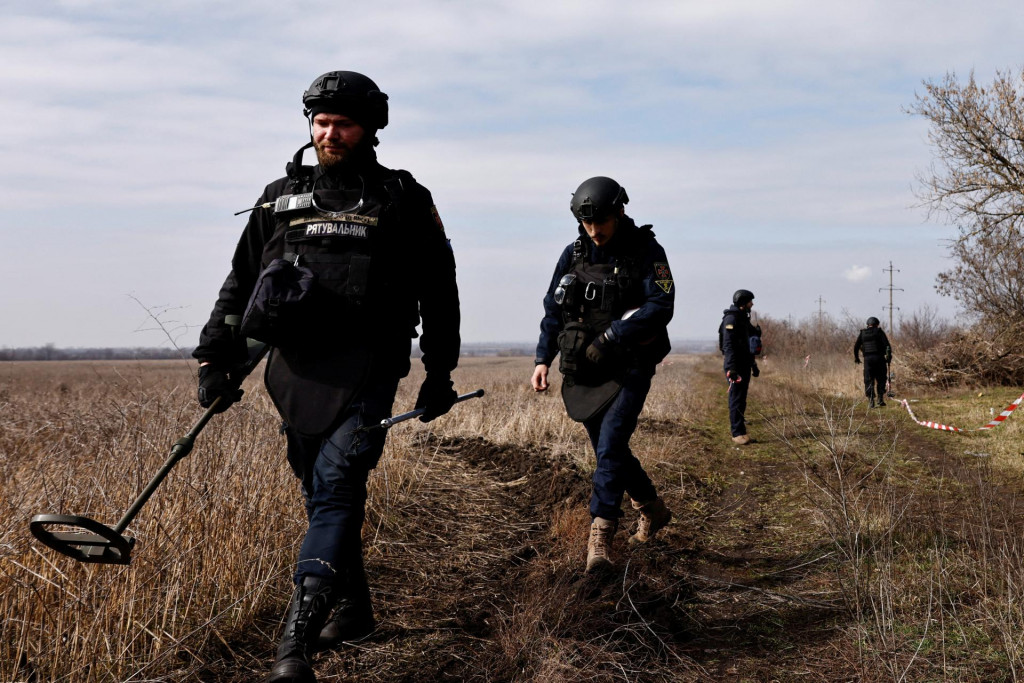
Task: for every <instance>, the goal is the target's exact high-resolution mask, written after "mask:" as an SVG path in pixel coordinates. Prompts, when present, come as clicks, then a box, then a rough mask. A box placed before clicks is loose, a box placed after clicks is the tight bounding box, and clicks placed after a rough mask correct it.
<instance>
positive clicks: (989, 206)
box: [910, 69, 1024, 325]
mask: <svg viewBox="0 0 1024 683" xmlns="http://www.w3.org/2000/svg"><path fill="white" fill-rule="evenodd" d="M1021 86H1024V69H1021V70H1020V71H1016V72H1012V73H997V74H996V76H995V79H994V80H993V82H992V84H991V85H988V86H981V85H979V84H978V83H977V82H976V81H975V79H974V74H973V73H972V74H971V75H970V77H969V78H968V80H967V82H966V83H961V82H960V81H958V80H957V77H956V75H955V74H947V75H946V76H945V78H943V79H942V80H941V81H939V82H932V81H926V82H925V84H924V87H925V93H924V94H923V95H918V96H917V99H916V102H915V104H914V105H913V107H911V108H910V113H912V114H916V115H919V116H923V117H925V118H926V119H928V121H929V122H930V124H931V127H930V130H929V133H928V139H929V141H930V142H931V144H932V146H933V148H934V152H935V157H936V163H935V164H933V166H932V167H931V169H929V172H928V173H927V174H922V175H921V176H920V177H919V181H920V183H921V186H920V191H919V196H920V197H921V199H922V201H923V202H924V203H925V205H927V206H928V208H929V212H930V213H933V212H939V213H941V214H944V215H945V216H946V217H947V218H948V219H950V220H951V221H952V222H953V223H955V224H957V225H958V226H960V232H959V235H958V237H957V238H956V239H955V240H954V241H953V244H952V248H951V256H952V258H953V260H954V263H955V265H954V266H953V268H951V269H950V270H948V271H946V272H944V273H941V274H940V275H939V277H938V284H937V286H936V288H937V289H938V291H939V293H940V294H943V295H946V296H952V297H953V298H955V299H957V300H958V301H960V302H961V303H962V304H963V305H964V307H965V308H966V310H967V311H968V313H971V314H974V315H975V316H976V317H978V318H979V319H980V320H982V321H984V322H986V323H988V324H992V323H995V322H996V321H997V320H998V321H1001V322H1002V323H1003V324H1005V323H1011V324H1013V325H1019V324H1020V323H1021V321H1024V289H1022V286H1021V275H1022V274H1024V234H1022V227H1024V94H1022V93H1021V92H1019V90H1018V89H1019V88H1020V87H1021Z"/></svg>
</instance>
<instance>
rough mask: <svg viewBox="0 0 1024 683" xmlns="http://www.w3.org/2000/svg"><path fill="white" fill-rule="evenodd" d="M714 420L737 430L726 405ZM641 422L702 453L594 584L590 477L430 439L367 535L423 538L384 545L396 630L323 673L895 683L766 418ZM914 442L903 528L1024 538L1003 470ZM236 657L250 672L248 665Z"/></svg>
mask: <svg viewBox="0 0 1024 683" xmlns="http://www.w3.org/2000/svg"><path fill="white" fill-rule="evenodd" d="M715 380H717V376H715V377H714V378H712V377H711V376H710V375H709V376H708V377H706V378H704V381H705V382H706V383H707V385H708V386H712V382H714V381H715ZM694 390H702V389H701V388H699V387H698V388H695V389H694ZM754 400H756V398H752V402H753V401H754ZM716 419H718V420H720V421H721V424H724V423H725V418H724V405H723V406H722V412H721V414H718V415H717V416H716ZM878 425H879V429H881V428H883V423H882V422H881V421H879V422H878ZM639 429H640V430H641V431H644V430H646V432H647V433H648V434H656V435H665V436H670V437H673V438H678V439H679V440H680V441H681V442H682V443H685V444H687V449H686V453H685V454H683V453H677V454H675V455H676V457H675V458H669V457H664V458H659V461H658V463H657V464H656V465H651V466H649V470H650V471H651V473H652V476H653V477H655V478H656V483H657V484H658V486H659V488H660V490H661V491H662V492H663V495H664V497H665V498H666V500H667V502H668V504H669V506H670V507H671V508H672V509H673V510H674V513H675V519H674V522H673V524H672V525H670V526H669V527H668V529H666V530H665V531H664V532H663V533H662V534H660V535H659V537H658V538H657V539H655V540H654V541H653V542H652V543H650V544H648V545H647V546H645V547H641V548H632V547H628V546H627V545H626V544H625V538H626V535H627V533H628V531H627V530H626V528H624V527H628V523H629V522H630V521H631V520H633V519H634V518H635V517H634V513H632V512H631V511H629V512H627V517H626V518H625V520H624V527H623V528H620V532H619V534H618V536H617V539H616V553H617V557H616V567H615V571H614V572H613V573H612V574H610V575H605V576H596V577H595V576H588V575H586V574H584V573H583V572H582V568H583V560H584V554H585V542H586V528H587V524H588V522H589V518H588V515H587V512H586V507H587V500H588V498H589V481H588V478H587V477H586V476H584V475H583V474H581V473H580V472H578V471H576V470H575V469H574V468H573V467H572V466H571V465H569V464H567V463H566V462H564V461H561V460H559V459H558V458H556V457H553V456H552V454H551V452H550V451H549V450H548V449H547V448H545V447H542V446H531V447H528V448H523V447H519V446H515V445H510V444H496V443H491V442H489V441H487V440H485V439H482V438H444V439H441V438H434V437H426V438H425V439H424V440H423V442H422V444H421V445H422V447H423V448H425V449H430V450H431V451H432V452H434V453H435V457H434V459H433V460H432V463H431V467H430V469H429V471H428V472H427V473H426V476H427V477H429V482H427V483H426V484H425V488H424V496H423V497H422V500H420V501H419V502H418V503H417V504H416V505H414V506H410V507H408V508H404V509H389V510H388V511H387V512H386V514H384V515H382V516H381V519H377V520H369V523H368V527H372V526H374V525H377V526H378V527H380V528H382V529H385V530H386V529H388V528H393V527H397V526H401V527H403V528H406V529H408V528H409V527H412V528H414V529H415V532H414V533H413V534H412V535H411V536H410V535H409V533H408V530H407V531H406V532H405V533H404V534H402V535H398V534H396V536H399V537H401V538H403V539H407V541H408V542H406V543H401V544H392V545H389V544H387V543H384V542H377V543H373V544H370V549H369V550H368V553H367V568H368V572H369V574H370V576H371V585H372V590H373V592H374V598H375V603H376V605H377V610H378V620H379V622H380V627H379V629H378V631H377V633H376V634H375V635H374V636H373V637H372V638H371V639H370V640H368V641H367V642H365V643H362V644H360V645H358V646H350V647H347V648H345V649H343V650H341V651H338V652H334V653H324V654H322V655H320V656H319V659H318V664H317V667H318V672H319V673H320V675H321V676H322V680H337V681H348V680H352V681H356V680H359V681H385V680H386V681H407V682H413V681H444V680H452V681H493V682H500V681H531V680H544V681H547V680H550V681H562V680H588V681H605V680H607V681H612V680H629V681H690V680H714V681H721V680H727V681H732V680H734V681H777V680H786V681H797V680H799V681H804V680H815V681H840V680H843V681H852V680H877V679H884V678H886V676H884V675H882V674H881V673H880V670H879V669H878V668H877V667H874V666H873V665H871V664H870V663H868V664H866V663H865V659H864V657H863V656H862V655H861V654H859V652H858V645H857V642H856V636H855V626H856V622H855V617H854V614H853V611H852V610H851V608H850V605H849V603H848V601H847V600H846V598H845V596H844V594H843V592H842V591H841V590H840V587H839V585H838V583H837V576H838V575H839V574H841V572H842V570H843V569H842V565H841V562H840V559H839V557H838V555H837V550H836V546H835V544H834V543H833V542H832V541H831V540H830V539H829V538H828V537H827V536H826V535H825V534H824V533H823V532H822V531H821V529H820V528H819V527H818V526H816V525H814V524H812V523H811V522H810V520H809V513H808V507H809V502H808V492H807V478H806V476H805V473H804V472H801V471H800V469H799V468H798V467H796V466H795V464H794V462H793V461H792V459H790V458H788V457H787V456H786V454H785V451H784V449H783V448H782V447H781V446H780V445H779V444H778V443H773V442H772V440H771V439H770V437H769V436H768V434H767V433H766V430H765V429H764V425H762V424H759V422H758V419H757V418H753V419H752V420H751V430H752V432H754V433H755V434H758V435H759V441H758V442H756V443H754V444H752V445H750V446H747V447H745V448H743V449H739V448H736V447H734V446H733V445H732V444H731V442H729V440H728V438H727V435H726V434H725V430H724V428H723V429H722V430H721V433H718V432H717V431H715V430H714V428H707V430H706V431H694V430H692V429H690V428H688V427H686V426H683V425H680V424H675V423H672V422H669V421H665V420H654V419H650V418H645V419H644V420H642V421H641V425H640V428H639ZM940 436H941V437H947V436H948V435H940ZM900 443H901V449H902V451H903V455H902V456H901V461H902V462H901V466H900V476H901V477H902V482H903V483H902V486H904V488H905V491H904V493H905V497H906V504H907V510H906V519H907V524H906V525H905V526H904V532H903V533H905V534H908V535H914V534H924V535H929V534H930V535H933V536H934V535H940V536H943V537H944V538H945V542H948V543H962V544H982V543H984V542H985V540H986V539H985V538H983V537H982V536H981V535H978V534H972V533H971V531H970V528H969V526H968V525H966V524H965V523H964V520H965V519H967V518H973V519H978V518H981V517H984V518H986V519H990V520H992V521H993V525H994V526H993V527H992V529H993V533H998V534H1004V533H1005V534H1016V535H1017V536H1018V537H1019V536H1020V534H1021V532H1022V531H1024V522H1022V521H1021V517H1020V515H1018V514H1017V512H1018V498H1017V494H1016V491H1015V490H1014V488H1013V487H1012V486H1011V485H1010V484H1000V483H998V482H994V483H993V478H994V476H995V475H994V473H993V472H991V470H990V469H989V468H988V465H987V462H986V461H984V460H983V459H978V458H972V457H964V456H962V455H956V454H955V453H954V452H953V450H954V449H953V448H951V445H952V442H951V441H949V440H948V439H946V440H944V439H943V438H935V435H933V434H928V433H924V432H922V431H917V430H915V429H913V428H905V429H904V431H903V433H902V436H901V440H900ZM922 482H926V485H922ZM980 489H984V491H980ZM627 510H628V504H627ZM937 530H938V531H937ZM279 618H280V617H279V615H276V614H275V615H267V619H266V620H265V621H263V622H261V623H259V624H257V625H256V630H257V631H258V632H260V633H261V634H262V635H261V638H260V642H262V643H263V651H262V652H261V653H260V652H256V651H252V652H251V654H250V655H248V657H249V658H248V659H247V662H246V665H245V666H244V668H245V669H246V670H247V672H248V673H247V674H244V675H243V674H242V673H240V672H239V670H238V669H235V670H233V671H217V672H215V671H209V670H208V671H205V672H202V673H201V674H199V675H198V677H197V680H239V681H240V680H245V679H246V675H252V674H254V673H255V672H258V671H260V670H261V667H262V670H265V667H269V663H270V661H271V660H272V657H273V651H272V646H273V641H272V639H271V638H270V636H272V635H273V634H275V633H276V632H277V631H278V630H279V623H280V622H279ZM233 645H234V650H233V651H232V655H233V658H234V659H235V662H236V663H239V660H240V659H246V657H244V656H240V651H241V650H243V648H240V647H239V645H240V643H235V644H233ZM257 649H258V648H257ZM250 650H252V648H250ZM913 671H914V672H915V673H913V674H912V675H909V676H908V680H931V679H933V677H936V676H937V677H939V678H941V677H942V675H941V671H940V672H939V673H938V674H937V673H936V671H935V670H933V669H931V668H929V667H928V666H927V665H924V666H922V667H921V668H918V669H914V670H913ZM960 671H961V672H962V671H964V669H960ZM966 671H967V674H966V675H961V676H958V677H959V678H961V679H965V680H985V679H986V676H988V675H998V672H997V671H996V670H991V671H990V670H988V669H987V668H986V665H984V664H977V665H973V668H969V669H966Z"/></svg>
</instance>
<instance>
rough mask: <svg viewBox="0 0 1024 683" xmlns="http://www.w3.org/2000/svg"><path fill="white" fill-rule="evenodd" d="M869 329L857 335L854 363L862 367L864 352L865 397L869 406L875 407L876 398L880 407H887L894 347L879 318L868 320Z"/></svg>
mask: <svg viewBox="0 0 1024 683" xmlns="http://www.w3.org/2000/svg"><path fill="white" fill-rule="evenodd" d="M867 325H868V326H867V327H865V328H864V329H863V330H861V331H860V334H858V335H857V341H856V343H855V344H854V345H853V362H854V363H856V364H857V365H860V353H861V351H863V352H864V395H865V396H867V397H868V405H869V406H870V407H871V408H874V407H875V396H876V395H877V396H878V406H879V407H882V406H884V405H885V382H886V380H887V379H888V378H889V363H891V362H892V347H891V346H890V345H889V338H888V337H886V336H885V332H883V331H882V328H881V327H879V326H878V318H876V317H874V316H872V317H870V318H868V320H867Z"/></svg>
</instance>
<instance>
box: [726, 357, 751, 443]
mask: <svg viewBox="0 0 1024 683" xmlns="http://www.w3.org/2000/svg"><path fill="white" fill-rule="evenodd" d="M749 388H750V368H745V369H743V370H741V371H739V372H734V373H732V376H731V378H730V379H729V429H730V430H731V431H732V435H733V436H742V435H744V434H746V433H747V422H746V418H745V417H744V413H746V412H747V389H749Z"/></svg>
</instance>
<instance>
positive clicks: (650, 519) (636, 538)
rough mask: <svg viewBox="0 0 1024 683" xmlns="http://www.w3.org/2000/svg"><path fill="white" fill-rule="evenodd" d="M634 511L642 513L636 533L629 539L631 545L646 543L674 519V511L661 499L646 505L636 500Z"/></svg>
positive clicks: (648, 502) (650, 501)
mask: <svg viewBox="0 0 1024 683" xmlns="http://www.w3.org/2000/svg"><path fill="white" fill-rule="evenodd" d="M633 509H634V510H639V511H640V520H639V521H638V522H637V526H636V533H635V534H633V535H632V536H630V537H629V543H634V544H635V543H646V542H647V541H649V540H651V539H652V538H654V534H656V533H658V532H659V531H661V530H662V529H664V528H665V525H667V524H668V522H669V520H670V519H672V511H671V510H669V509H668V508H667V507H665V501H663V500H662V499H661V498H655V499H654V500H649V501H647V502H646V503H640V502H638V501H635V500H634V501H633Z"/></svg>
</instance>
